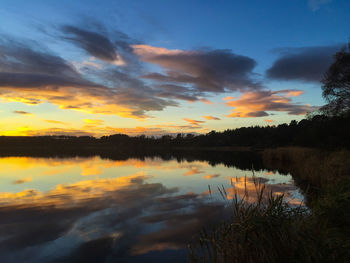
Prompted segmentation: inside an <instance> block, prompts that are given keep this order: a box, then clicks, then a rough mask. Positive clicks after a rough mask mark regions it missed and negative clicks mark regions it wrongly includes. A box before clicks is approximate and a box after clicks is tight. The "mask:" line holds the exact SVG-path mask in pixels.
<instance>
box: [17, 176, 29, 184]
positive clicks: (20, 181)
mask: <svg viewBox="0 0 350 263" xmlns="http://www.w3.org/2000/svg"><path fill="white" fill-rule="evenodd" d="M32 180H33V179H32V178H31V177H27V178H23V179H19V180H15V181H13V184H24V183H27V182H31V181H32Z"/></svg>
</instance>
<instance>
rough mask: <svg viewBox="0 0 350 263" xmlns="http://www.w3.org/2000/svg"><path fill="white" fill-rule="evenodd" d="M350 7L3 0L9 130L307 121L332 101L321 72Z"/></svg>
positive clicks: (344, 35) (317, 0)
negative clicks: (324, 94) (328, 99)
mask: <svg viewBox="0 0 350 263" xmlns="http://www.w3.org/2000/svg"><path fill="white" fill-rule="evenodd" d="M349 10H350V2H349V1H341V0H339V1H335V0H333V1H330V0H309V1H307V0H285V1H209V0H208V1H207V0H202V1H95V0H94V1H93V0H86V1H67V0H63V1H35V0H33V1H18V0H17V1H16V0H11V1H10V0H3V1H2V7H1V9H0V90H1V91H2V92H1V93H0V118H1V119H2V122H1V124H0V133H1V134H4V135H37V134H75V135H82V134H89V135H95V136H101V135H103V134H111V133H117V132H122V133H128V134H139V133H146V134H164V133H177V132H198V133H201V132H208V131H210V130H213V129H215V130H224V129H227V128H236V127H241V126H247V125H267V124H270V125H271V124H280V123H284V122H287V123H288V122H290V120H292V119H296V120H300V119H301V118H303V117H304V115H305V114H306V113H307V112H308V111H312V110H315V109H316V107H317V106H320V105H322V104H323V103H324V101H323V99H322V96H321V88H320V87H321V83H320V79H321V78H322V74H323V73H324V71H325V70H326V69H327V68H328V66H329V65H330V64H331V62H332V54H334V53H335V52H336V51H337V50H339V48H341V46H342V45H344V44H346V42H347V41H348V40H349V36H350V32H349V31H350V28H349V27H348V23H347V22H348V21H350V12H349ZM101 41H102V42H101ZM39 64H41V65H43V64H45V65H46V68H45V67H44V66H40V65H39ZM5 123H6V125H5Z"/></svg>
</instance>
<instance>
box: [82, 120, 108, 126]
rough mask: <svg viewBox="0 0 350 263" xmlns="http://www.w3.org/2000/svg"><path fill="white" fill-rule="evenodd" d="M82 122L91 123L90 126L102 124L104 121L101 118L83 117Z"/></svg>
mask: <svg viewBox="0 0 350 263" xmlns="http://www.w3.org/2000/svg"><path fill="white" fill-rule="evenodd" d="M84 122H85V123H86V124H88V125H92V126H99V125H103V124H104V121H103V120H91V119H84Z"/></svg>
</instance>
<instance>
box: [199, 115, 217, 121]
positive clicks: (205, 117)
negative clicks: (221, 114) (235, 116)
mask: <svg viewBox="0 0 350 263" xmlns="http://www.w3.org/2000/svg"><path fill="white" fill-rule="evenodd" d="M203 118H204V119H207V120H214V121H219V120H221V119H220V118H218V117H214V116H203Z"/></svg>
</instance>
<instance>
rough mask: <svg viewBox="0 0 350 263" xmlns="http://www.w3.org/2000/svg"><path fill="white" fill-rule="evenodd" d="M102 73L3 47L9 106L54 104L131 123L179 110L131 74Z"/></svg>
mask: <svg viewBox="0 0 350 263" xmlns="http://www.w3.org/2000/svg"><path fill="white" fill-rule="evenodd" d="M97 70H98V71H94V70H92V71H91V70H90V71H88V72H83V73H84V74H80V73H79V72H78V71H76V70H75V68H74V67H73V66H72V65H71V64H70V63H68V62H67V61H65V60H64V59H62V58H60V57H58V56H55V55H52V54H49V53H47V52H43V51H38V50H36V49H34V48H31V47H28V46H25V45H23V44H20V43H18V42H14V41H10V40H8V41H5V40H4V41H2V42H0V98H1V99H2V100H3V101H4V102H22V103H25V104H31V105H36V104H40V103H43V102H49V103H51V104H54V105H58V106H59V108H61V109H69V110H77V111H82V112H85V113H92V114H113V115H119V116H121V117H128V118H145V117H146V116H147V115H146V112H147V111H160V110H163V109H164V108H165V107H167V106H177V103H176V102H175V101H173V100H169V99H164V98H160V97H157V96H156V94H157V93H159V90H158V91H157V90H154V89H153V88H151V87H148V86H147V85H145V84H144V83H143V82H142V81H140V80H138V79H136V78H135V77H133V76H131V75H129V74H127V73H123V72H119V71H117V70H116V69H114V70H109V71H100V70H99V69H97ZM86 73H89V74H86ZM85 75H88V76H89V77H90V78H93V79H94V81H96V82H92V81H90V80H88V79H87V77H86V76H85ZM98 82H99V83H98Z"/></svg>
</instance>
